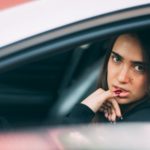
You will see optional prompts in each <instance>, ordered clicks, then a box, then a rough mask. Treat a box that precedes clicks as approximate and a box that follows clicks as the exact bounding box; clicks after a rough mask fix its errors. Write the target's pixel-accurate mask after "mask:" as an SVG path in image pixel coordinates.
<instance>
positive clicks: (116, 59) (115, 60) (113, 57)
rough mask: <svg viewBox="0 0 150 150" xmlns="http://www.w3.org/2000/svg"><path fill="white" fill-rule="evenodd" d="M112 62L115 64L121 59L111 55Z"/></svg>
mask: <svg viewBox="0 0 150 150" xmlns="http://www.w3.org/2000/svg"><path fill="white" fill-rule="evenodd" d="M112 60H113V61H114V62H115V63H119V62H120V61H121V58H120V57H119V56H117V55H115V54H112Z"/></svg>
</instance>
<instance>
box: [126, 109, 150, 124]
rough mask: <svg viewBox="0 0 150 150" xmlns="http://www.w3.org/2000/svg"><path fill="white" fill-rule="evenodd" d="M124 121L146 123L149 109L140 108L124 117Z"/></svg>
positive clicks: (149, 114) (149, 119)
mask: <svg viewBox="0 0 150 150" xmlns="http://www.w3.org/2000/svg"><path fill="white" fill-rule="evenodd" d="M124 121H131V122H132V121H133V122H148V121H150V107H147V108H142V109H139V110H136V111H134V112H131V113H129V114H128V115H127V116H125V118H124Z"/></svg>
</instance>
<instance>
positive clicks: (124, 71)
mask: <svg viewBox="0 0 150 150" xmlns="http://www.w3.org/2000/svg"><path fill="white" fill-rule="evenodd" d="M118 81H119V82H120V83H128V82H129V81H130V73H129V68H128V67H127V66H123V67H122V68H120V71H119V74H118Z"/></svg>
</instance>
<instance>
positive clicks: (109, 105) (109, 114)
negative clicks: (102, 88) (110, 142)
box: [99, 98, 122, 122]
mask: <svg viewBox="0 0 150 150" xmlns="http://www.w3.org/2000/svg"><path fill="white" fill-rule="evenodd" d="M99 111H101V112H104V115H105V117H106V118H107V119H108V120H109V121H111V122H115V121H116V118H117V117H119V118H121V117H122V115H121V110H120V107H119V105H118V103H117V101H116V99H115V98H114V99H110V100H108V101H106V102H105V103H103V105H102V106H101V107H100V109H99Z"/></svg>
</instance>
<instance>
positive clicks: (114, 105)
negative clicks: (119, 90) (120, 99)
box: [111, 99, 122, 117]
mask: <svg viewBox="0 0 150 150" xmlns="http://www.w3.org/2000/svg"><path fill="white" fill-rule="evenodd" d="M111 102H112V105H113V108H114V110H115V113H116V115H117V117H122V114H121V110H120V107H119V104H118V103H117V101H116V100H115V99H112V101H111Z"/></svg>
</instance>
